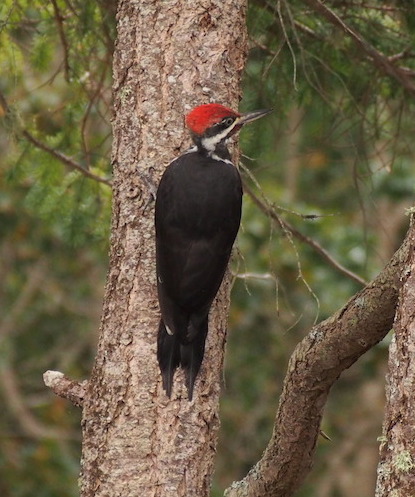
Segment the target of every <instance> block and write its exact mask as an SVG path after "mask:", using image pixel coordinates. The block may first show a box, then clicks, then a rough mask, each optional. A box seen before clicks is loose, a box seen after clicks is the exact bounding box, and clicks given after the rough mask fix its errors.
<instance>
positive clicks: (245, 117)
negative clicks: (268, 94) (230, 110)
mask: <svg viewBox="0 0 415 497" xmlns="http://www.w3.org/2000/svg"><path fill="white" fill-rule="evenodd" d="M273 110H274V109H261V110H254V111H253V112H246V113H245V114H242V116H241V117H240V118H239V122H238V125H240V126H243V125H244V124H247V123H251V122H252V121H256V120H257V119H259V118H261V117H264V116H267V115H268V114H270V113H271V112H272V111H273Z"/></svg>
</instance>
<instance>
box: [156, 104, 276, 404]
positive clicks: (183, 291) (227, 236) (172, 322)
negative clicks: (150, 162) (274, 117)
mask: <svg viewBox="0 0 415 497" xmlns="http://www.w3.org/2000/svg"><path fill="white" fill-rule="evenodd" d="M269 112H270V110H258V111H255V112H249V113H247V114H238V113H237V112H235V111H233V110H231V109H228V108H227V107H224V106H222V105H219V104H206V105H200V106H199V107H196V108H194V109H193V110H192V111H191V112H190V113H189V114H187V116H186V125H187V127H188V128H189V130H190V133H191V135H192V138H193V141H194V144H195V146H194V147H193V148H191V149H190V150H188V151H187V152H185V153H184V154H182V155H181V156H180V157H178V158H177V159H175V160H174V161H173V162H172V163H171V164H170V165H169V166H168V167H167V169H166V171H165V173H164V174H163V177H162V178H161V181H160V184H159V187H158V190H157V197H156V213H155V224H156V263H157V289H158V297H159V303H160V309H161V320H160V325H159V331H158V340H157V346H158V348H157V358H158V362H159V366H160V370H161V374H162V379H163V388H164V389H165V391H166V393H167V395H168V396H169V397H170V396H171V391H172V384H173V375H174V372H175V370H176V368H177V367H178V366H179V365H181V366H182V368H183V369H184V371H185V375H186V386H187V390H188V397H189V400H192V397H193V387H194V382H195V379H196V376H197V374H198V372H199V369H200V366H201V363H202V359H203V354H204V351H205V341H206V335H207V332H208V314H209V310H210V307H211V305H212V302H213V299H214V298H215V295H216V293H217V292H218V290H219V286H220V284H221V282H222V279H223V276H224V274H225V271H226V267H227V264H228V261H229V257H230V254H231V250H232V245H233V242H234V241H235V237H236V234H237V232H238V229H239V224H240V220H241V205H242V185H241V178H240V176H239V172H238V170H237V169H236V167H235V166H234V165H233V164H232V161H231V157H230V154H229V151H228V149H227V147H226V142H227V139H228V138H229V137H230V136H232V135H233V134H234V133H236V132H238V131H239V130H240V129H241V128H242V126H243V125H244V124H246V123H249V122H252V121H254V120H256V119H258V118H260V117H262V116H265V115H266V114H268V113H269Z"/></svg>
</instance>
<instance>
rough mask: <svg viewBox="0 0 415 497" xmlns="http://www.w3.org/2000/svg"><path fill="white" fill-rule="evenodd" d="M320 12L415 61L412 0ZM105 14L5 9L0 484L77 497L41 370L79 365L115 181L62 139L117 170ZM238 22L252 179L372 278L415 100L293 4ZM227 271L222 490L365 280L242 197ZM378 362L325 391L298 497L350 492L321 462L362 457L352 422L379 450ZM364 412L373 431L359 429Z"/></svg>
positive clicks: (67, 441) (58, 403)
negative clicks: (288, 384)
mask: <svg viewBox="0 0 415 497" xmlns="http://www.w3.org/2000/svg"><path fill="white" fill-rule="evenodd" d="M325 5H327V6H329V7H330V8H331V9H333V10H334V11H335V13H336V14H337V15H338V16H339V17H340V18H341V19H342V20H343V22H345V23H346V24H347V25H348V26H350V27H351V28H352V29H354V30H355V31H356V32H358V33H359V34H360V36H361V37H363V38H364V39H365V40H366V42H367V43H368V44H370V46H372V47H373V48H374V49H375V50H376V51H377V52H378V53H379V54H383V55H384V56H385V57H389V60H390V62H391V63H392V64H395V65H396V67H405V68H406V69H405V70H406V71H407V72H408V74H409V73H410V71H414V70H415V60H414V59H415V56H414V52H413V50H412V48H411V47H413V44H414V37H415V35H414V33H415V32H414V29H413V27H414V25H415V7H414V6H413V5H412V3H411V2H406V1H404V0H400V1H396V2H386V3H384V2H383V3H381V4H380V3H379V2H372V3H370V2H369V3H368V4H367V6H364V5H362V4H359V3H358V2H347V1H343V0H342V1H338V2H330V5H329V3H327V2H326V3H325ZM115 8H116V2H109V1H107V0H99V1H97V2H84V1H82V0H69V1H68V0H56V1H54V2H41V1H39V0H34V1H32V2H28V1H27V0H3V2H2V3H1V5H0V46H1V50H0V74H1V77H0V118H1V122H2V125H3V129H4V133H2V134H1V135H0V145H1V147H2V150H4V152H5V153H3V154H2V157H1V158H0V254H1V258H0V270H1V274H2V288H1V289H0V301H1V306H2V309H6V310H8V311H7V312H6V313H5V316H4V317H3V318H2V320H1V321H0V329H1V330H2V332H3V333H0V373H2V372H3V373H4V374H1V378H2V380H1V381H0V396H1V398H2V402H3V405H4V409H3V413H2V415H1V416H0V433H1V435H2V436H1V437H0V494H1V495H8V496H9V495H10V496H11V497H15V496H22V497H25V496H32V495H36V496H45V497H55V496H58V495H59V496H60V497H63V496H64V497H66V496H68V497H71V496H75V495H77V489H76V477H77V473H78V470H79V451H80V443H79V442H80V440H79V413H78V411H77V410H76V409H72V408H69V407H68V404H67V403H66V402H65V401H62V400H60V399H57V398H55V397H54V396H53V395H52V394H49V393H48V392H45V389H44V387H43V385H42V381H41V377H42V373H43V372H44V371H45V370H46V369H59V370H64V371H65V372H68V374H71V375H72V376H74V377H79V378H84V377H86V376H88V372H89V369H90V367H91V362H92V358H93V355H94V347H95V339H96V338H95V334H94V331H95V330H96V329H97V327H98V320H99V314H100V306H101V299H102V293H103V286H104V277H105V272H106V263H107V260H106V253H107V250H108V233H109V218H110V195H111V192H110V188H109V187H108V185H106V184H103V183H99V182H97V181H94V180H93V179H90V178H87V177H86V176H85V175H84V174H82V173H81V172H80V171H79V170H78V169H74V168H71V167H69V166H68V165H67V164H65V163H64V161H62V160H61V158H60V156H59V155H57V154H56V152H59V154H64V156H66V158H68V159H70V160H71V161H73V162H75V163H76V164H77V166H78V167H80V168H84V169H86V170H88V171H89V172H90V173H92V174H94V175H95V176H98V177H100V178H109V177H110V175H111V171H110V167H109V163H110V159H109V152H110V133H111V130H110V125H109V117H110V102H111V91H110V85H111V82H110V76H111V55H112V51H113V44H114V39H115V27H114V26H115ZM248 27H249V33H250V40H251V42H250V44H251V49H250V53H249V59H248V64H247V67H246V73H245V78H244V100H243V102H242V106H241V107H242V109H243V110H253V109H255V108H263V107H274V109H275V111H274V114H272V115H270V116H268V117H267V118H266V119H264V120H261V121H258V122H257V123H255V124H253V125H252V126H250V127H249V128H247V129H246V130H244V131H243V132H242V136H241V140H240V142H241V148H242V151H243V153H244V154H245V155H246V157H244V158H243V159H242V161H243V163H244V165H245V167H246V168H247V169H248V170H249V173H247V172H244V173H243V174H244V178H245V181H246V182H247V184H248V185H249V186H250V188H251V189H252V190H253V191H254V192H255V194H256V195H257V196H258V197H259V198H260V199H262V200H263V201H265V200H264V199H266V201H267V202H268V205H269V206H271V207H273V208H274V210H275V213H276V214H277V215H278V216H280V217H281V218H282V219H283V220H284V221H285V222H288V223H290V225H292V226H293V227H294V228H296V229H297V230H299V231H300V232H301V233H303V234H304V235H305V236H307V237H309V238H310V239H312V240H314V241H315V242H317V243H318V244H319V245H320V246H321V247H322V248H324V249H325V250H326V251H327V252H328V253H329V254H330V255H331V256H332V257H333V258H334V259H335V260H336V261H338V262H339V263H340V264H342V265H343V266H345V267H346V268H347V269H349V270H351V271H353V272H355V273H356V274H357V275H359V276H360V277H362V278H364V279H367V280H369V279H370V278H372V277H373V276H374V275H375V274H377V272H378V271H379V270H380V269H381V267H382V265H383V264H384V263H385V262H386V261H387V260H388V258H389V257H390V255H391V254H392V252H393V250H394V249H395V248H396V247H397V246H399V244H400V241H401V239H402V236H403V234H404V232H405V228H406V224H407V222H408V220H407V218H406V217H405V215H404V211H405V208H407V207H409V206H410V205H411V204H412V202H413V196H414V195H413V192H414V190H413V185H414V171H413V165H412V163H413V157H414V155H415V150H414V147H415V142H414V140H413V111H414V109H413V106H414V104H413V98H412V97H411V98H408V94H407V93H405V90H404V89H403V87H402V85H401V83H400V82H399V81H397V80H396V79H394V78H393V77H390V76H388V75H387V74H386V73H385V71H384V70H383V69H382V67H381V65H379V64H377V63H375V62H374V61H373V58H371V57H370V56H368V55H367V53H364V51H363V48H362V47H361V46H358V45H356V43H355V42H354V41H353V40H352V39H351V38H350V37H349V36H347V35H346V34H345V33H344V32H343V31H342V30H340V29H339V28H338V27H336V26H335V25H333V24H331V23H330V22H328V21H327V20H325V19H324V18H323V17H321V16H320V15H318V14H317V13H316V12H313V11H312V10H310V9H309V8H308V7H307V8H306V7H305V4H304V3H303V2H301V1H300V0H294V1H291V2H287V1H284V0H281V1H278V2H271V1H268V0H255V1H253V2H251V3H250V7H249V12H248ZM30 137H31V138H30ZM253 178H256V180H254V179H253ZM232 270H233V272H234V273H235V275H238V277H237V276H235V283H234V289H233V295H232V307H231V316H230V334H229V341H228V352H227V360H226V373H225V379H226V388H225V394H224V397H223V401H222V432H221V441H220V442H221V443H220V447H219V457H218V467H217V477H216V483H215V488H214V495H215V496H216V495H222V493H223V492H222V489H223V488H224V487H225V486H226V485H228V484H229V483H230V482H231V480H232V479H236V478H240V477H242V476H244V474H245V473H246V471H247V470H248V469H249V468H250V466H251V465H252V464H253V463H255V462H256V460H257V459H258V458H259V457H260V455H261V453H262V451H263V448H264V446H265V444H266V442H267V440H268V438H269V435H270V431H271V427H272V423H273V417H274V414H275V408H276V405H277V401H278V395H279V393H280V391H281V388H282V382H283V378H284V373H285V369H286V364H287V361H288V358H289V356H290V354H291V352H292V350H293V349H294V347H295V345H296V344H297V343H298V341H299V340H301V338H302V336H303V335H304V334H305V333H306V332H307V330H308V329H309V327H310V326H312V324H313V323H314V322H315V321H316V320H321V319H324V318H326V317H328V316H330V315H331V314H332V313H333V312H334V311H335V310H337V309H338V308H339V307H341V306H342V305H343V304H344V303H345V301H346V300H347V299H348V298H349V297H350V296H351V295H353V293H355V292H356V291H357V290H358V289H359V288H360V285H359V284H358V283H356V281H354V280H351V279H350V278H348V277H347V276H346V275H345V274H344V273H342V272H340V271H338V270H337V269H336V268H334V267H333V266H332V265H330V264H329V263H328V262H327V260H326V259H325V258H324V257H322V255H321V253H319V252H318V251H316V250H315V249H314V248H312V247H311V246H310V245H308V244H305V243H304V242H302V241H300V240H298V239H297V238H296V237H295V236H292V235H290V233H289V231H288V230H283V229H281V227H280V225H279V224H278V222H276V221H275V220H272V219H271V218H270V216H267V215H265V214H264V213H261V212H260V210H259V209H258V207H257V206H256V204H255V202H253V201H252V199H250V198H249V195H248V194H245V199H244V214H243V223H242V230H241V233H240V236H239V239H238V253H237V254H236V256H235V260H234V262H233V265H232ZM249 274H251V275H252V274H254V275H256V276H257V277H255V278H252V277H249ZM242 276H244V277H242ZM4 330H5V331H4ZM385 355H386V345H385V344H380V346H379V347H378V348H376V349H375V350H372V351H371V352H370V353H369V354H366V355H365V357H364V358H363V359H362V360H361V361H360V364H359V365H357V366H354V367H353V368H351V370H350V372H348V373H347V374H346V375H345V377H344V379H343V380H342V381H341V382H340V383H339V384H337V385H336V387H335V388H334V390H333V394H332V395H331V397H330V401H329V404H328V406H327V410H326V414H325V419H324V426H323V429H324V430H325V431H327V432H328V433H329V434H330V436H331V437H332V438H334V439H335V441H334V442H333V443H332V445H330V444H329V443H327V442H325V441H320V442H319V457H318V460H319V464H318V465H317V467H316V470H315V472H314V474H313V477H312V478H310V479H309V481H308V483H307V486H306V487H305V488H304V489H303V490H302V491H301V492H300V494H299V495H307V496H308V497H312V496H315V495H320V494H321V495H323V493H320V492H319V489H320V488H322V487H324V485H326V487H324V488H326V489H327V488H328V487H327V486H328V485H332V486H331V487H330V488H331V494H330V495H342V496H347V495H354V493H353V491H351V493H350V491H349V493H348V491H347V490H346V489H345V487H342V486H341V485H342V483H341V481H340V479H339V478H338V479H337V480H336V478H334V479H333V480H335V481H334V482H333V481H332V482H331V483H330V482H328V479H327V478H328V477H327V475H330V474H336V475H338V474H340V473H341V474H343V473H342V472H347V470H348V468H349V467H350V466H353V457H352V456H351V455H350V454H348V453H347V443H350V440H353V436H354V432H353V433H350V429H349V425H350V422H351V421H350V420H353V427H354V428H355V429H356V432H357V433H359V436H358V437H357V439H356V440H355V447H354V453H356V454H358V453H359V448H360V446H359V444H360V445H361V446H362V447H363V448H366V449H367V448H368V447H371V449H372V450H376V447H372V446H371V445H370V444H372V445H373V440H376V436H377V435H378V432H377V430H379V426H380V415H377V414H376V412H380V411H381V403H382V401H381V400H380V401H379V399H378V397H376V398H375V400H373V399H374V393H373V392H376V391H377V390H376V388H379V385H380V384H381V383H380V381H382V378H383V375H384V365H385ZM368 385H369V387H370V388H369V387H368ZM376 385H377V386H376ZM380 391H381V388H380ZM356 397H357V398H358V399H359V401H358V405H356ZM380 397H382V393H381V394H380ZM22 399H23V406H24V411H23V414H26V415H27V414H28V415H29V416H31V417H32V418H31V419H35V422H37V423H38V425H39V426H40V427H41V428H46V429H55V428H56V429H59V430H62V431H63V432H64V434H65V435H66V436H64V437H61V436H58V435H57V434H56V433H54V432H53V431H52V432H49V434H47V433H46V434H45V433H44V432H41V433H38V432H36V430H33V426H32V427H31V425H29V426H28V425H27V423H26V424H25V419H26V418H25V417H24V416H23V417H22V412H21V411H18V410H16V405H17V404H16V401H17V402H18V401H19V400H22ZM378 404H380V407H379V406H378ZM373 406H377V407H379V411H376V412H374V411H373ZM359 409H360V411H359ZM368 418H370V419H373V420H374V421H373V424H371V425H370V426H371V427H370V428H368V431H367V432H365V431H359V429H360V428H359V427H362V426H364V422H365V419H368ZM376 423H377V424H376ZM359 437H360V438H359ZM340 449H342V450H343V451H344V453H345V454H346V456H345V457H344V460H342V461H341V462H342V464H340V463H338V465H339V464H340V466H339V467H340V470H339V467H333V466H331V465H332V464H334V463H333V462H332V461H333V460H334V459H335V458H333V451H336V450H337V451H339V452H340V453H341V450H340ZM362 450H363V449H362ZM357 458H358V457H357V456H356V459H357ZM346 459H347V461H346ZM337 461H339V459H338V458H337ZM360 466H361V465H360ZM358 469H359V464H358V463H356V465H355V468H354V470H355V472H357V471H358ZM366 469H367V468H366ZM372 469H373V468H369V470H366V472H368V471H369V473H370V471H371V470H372ZM336 471H337V472H338V473H336ZM373 478H374V476H373ZM326 491H327V490H326ZM369 494H373V492H368V495H369ZM326 495H327V493H326ZM362 495H363V493H362Z"/></svg>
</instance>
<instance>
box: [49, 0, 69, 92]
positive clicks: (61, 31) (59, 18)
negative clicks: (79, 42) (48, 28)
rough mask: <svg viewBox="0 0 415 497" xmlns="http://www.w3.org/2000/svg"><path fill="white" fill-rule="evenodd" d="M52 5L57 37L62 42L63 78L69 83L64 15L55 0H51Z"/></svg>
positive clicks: (67, 47)
mask: <svg viewBox="0 0 415 497" xmlns="http://www.w3.org/2000/svg"><path fill="white" fill-rule="evenodd" d="M52 5H53V11H54V13H55V19H56V24H57V25H58V32H59V37H60V39H61V43H62V49H63V68H64V73H65V80H66V81H67V82H68V83H69V81H70V76H69V71H70V67H69V46H68V42H67V40H66V35H65V30H64V29H63V20H64V17H63V16H62V14H61V12H60V10H59V7H58V4H57V3H56V0H52Z"/></svg>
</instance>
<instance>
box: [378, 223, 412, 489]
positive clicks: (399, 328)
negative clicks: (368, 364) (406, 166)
mask: <svg viewBox="0 0 415 497" xmlns="http://www.w3.org/2000/svg"><path fill="white" fill-rule="evenodd" d="M403 282H404V284H403V287H402V288H401V290H400V297H399V305H398V310H397V313H396V318H395V325H394V331H395V335H394V338H393V340H392V343H391V346H390V351H389V373H388V385H387V389H386V398H387V401H386V410H385V419H384V423H383V436H382V438H381V446H380V461H379V466H378V480H377V487H376V497H409V496H413V495H415V450H414V441H415V392H414V385H415V223H414V222H412V225H411V249H410V251H409V255H408V260H407V264H406V270H405V271H404V273H403Z"/></svg>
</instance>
